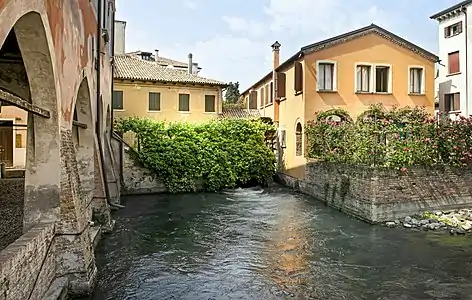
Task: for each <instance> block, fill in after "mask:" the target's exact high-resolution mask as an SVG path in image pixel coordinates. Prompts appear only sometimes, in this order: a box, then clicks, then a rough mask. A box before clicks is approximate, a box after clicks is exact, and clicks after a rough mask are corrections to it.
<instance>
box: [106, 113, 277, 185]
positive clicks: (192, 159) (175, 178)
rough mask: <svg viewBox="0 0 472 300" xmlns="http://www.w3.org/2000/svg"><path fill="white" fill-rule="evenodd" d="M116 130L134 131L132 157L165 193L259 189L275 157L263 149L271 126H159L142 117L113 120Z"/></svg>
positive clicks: (215, 123)
mask: <svg viewBox="0 0 472 300" xmlns="http://www.w3.org/2000/svg"><path fill="white" fill-rule="evenodd" d="M115 130H116V131H117V132H119V133H126V132H128V131H131V132H134V133H135V134H136V138H137V139H138V140H139V146H140V147H139V151H138V152H137V153H134V155H132V157H133V158H135V159H136V160H137V162H138V163H139V164H140V165H143V166H145V167H146V168H148V169H149V170H150V171H152V172H153V173H154V174H156V175H157V177H158V179H159V180H161V181H162V182H163V183H164V184H165V185H166V187H167V188H168V189H169V191H170V192H193V191H196V190H197V185H202V188H203V190H204V191H209V192H215V191H219V190H222V189H224V188H232V187H236V186H238V185H244V184H246V183H248V182H250V181H255V182H257V183H260V184H263V183H265V182H266V181H267V180H269V179H270V178H272V176H273V175H274V174H275V155H274V153H273V151H271V150H270V149H269V148H268V147H267V146H266V141H265V134H266V132H270V131H274V130H275V128H274V126H273V125H271V124H267V123H264V122H262V121H250V120H233V119H228V120H221V121H211V122H208V123H205V124H198V125H195V124H190V123H164V122H157V121H153V120H149V119H145V118H138V117H130V118H124V119H118V120H116V123H115Z"/></svg>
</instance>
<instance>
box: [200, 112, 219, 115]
mask: <svg viewBox="0 0 472 300" xmlns="http://www.w3.org/2000/svg"><path fill="white" fill-rule="evenodd" d="M203 113H204V114H208V115H214V114H216V111H204V112H203Z"/></svg>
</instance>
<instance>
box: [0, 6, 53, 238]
mask: <svg viewBox="0 0 472 300" xmlns="http://www.w3.org/2000/svg"><path fill="white" fill-rule="evenodd" d="M50 49H53V47H52V43H49V42H48V37H47V34H46V31H45V26H44V23H43V21H42V19H41V15H40V14H39V13H37V12H29V13H27V14H25V15H23V16H22V17H21V18H19V19H18V21H17V22H16V23H15V24H14V26H13V27H12V29H11V30H10V32H9V33H8V36H7V38H6V39H5V41H4V43H3V44H2V46H1V49H0V58H1V61H2V63H3V64H4V65H2V68H1V71H0V72H2V74H1V75H2V76H0V77H1V78H2V79H1V80H0V88H1V95H0V101H1V102H2V106H3V105H5V104H8V105H9V106H10V107H17V108H19V109H22V110H24V111H27V113H24V114H25V117H24V118H25V119H26V121H25V122H24V123H25V124H24V126H25V128H27V132H26V134H25V136H26V137H25V146H26V147H25V152H26V153H25V154H23V156H24V165H25V166H24V177H25V179H24V187H22V190H23V191H24V203H22V207H23V208H24V210H23V212H24V216H23V226H22V227H23V230H28V229H29V228H30V227H31V226H33V225H34V224H35V223H38V222H44V221H55V220H57V219H58V218H59V212H60V208H59V207H60V182H61V161H60V133H59V118H58V101H57V99H58V97H57V91H56V84H55V83H56V81H55V76H54V70H53V62H52V58H51V52H50ZM8 71H9V73H7V72H8ZM3 75H6V78H8V76H10V78H11V77H14V78H12V80H5V76H3ZM16 113H18V112H15V113H14V114H16ZM13 117H14V118H15V119H21V117H18V116H13ZM15 138H16V137H15ZM18 138H19V140H21V139H22V137H21V136H19V135H18Z"/></svg>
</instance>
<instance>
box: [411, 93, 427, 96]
mask: <svg viewBox="0 0 472 300" xmlns="http://www.w3.org/2000/svg"><path fill="white" fill-rule="evenodd" d="M408 96H426V94H425V93H408Z"/></svg>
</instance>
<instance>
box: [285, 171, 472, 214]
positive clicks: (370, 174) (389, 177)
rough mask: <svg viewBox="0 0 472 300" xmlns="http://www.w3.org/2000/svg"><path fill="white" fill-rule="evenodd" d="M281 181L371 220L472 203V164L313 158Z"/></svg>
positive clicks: (458, 206) (345, 210)
mask: <svg viewBox="0 0 472 300" xmlns="http://www.w3.org/2000/svg"><path fill="white" fill-rule="evenodd" d="M278 180H279V182H280V183H282V184H285V185H288V186H291V187H292V188H294V189H295V190H297V191H300V192H301V193H304V194H308V195H311V196H314V197H316V198H318V199H320V200H322V201H324V202H326V203H327V204H328V205H330V206H332V207H335V208H337V209H339V210H341V211H343V212H346V213H348V214H351V215H354V216H356V217H358V218H360V219H363V220H365V221H367V222H371V223H377V222H384V221H390V220H395V219H399V218H403V217H405V216H409V215H413V214H416V213H420V212H424V211H431V210H439V209H442V210H447V209H454V208H460V207H472V186H471V184H470V183H471V182H472V169H471V168H452V167H434V168H433V167H415V168H412V169H408V170H407V171H406V172H401V171H398V170H390V169H384V168H371V167H364V166H352V165H344V164H336V163H327V162H309V163H308V164H307V165H306V167H305V177H304V179H300V180H299V179H296V178H294V177H290V176H288V175H284V174H279V175H278Z"/></svg>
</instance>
